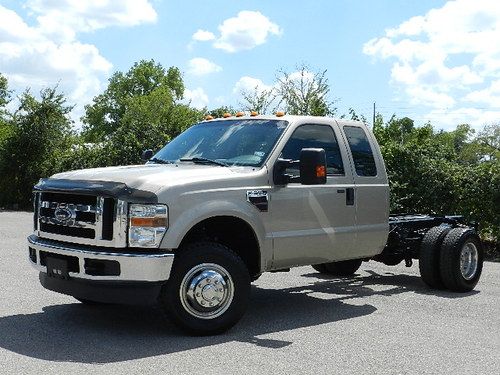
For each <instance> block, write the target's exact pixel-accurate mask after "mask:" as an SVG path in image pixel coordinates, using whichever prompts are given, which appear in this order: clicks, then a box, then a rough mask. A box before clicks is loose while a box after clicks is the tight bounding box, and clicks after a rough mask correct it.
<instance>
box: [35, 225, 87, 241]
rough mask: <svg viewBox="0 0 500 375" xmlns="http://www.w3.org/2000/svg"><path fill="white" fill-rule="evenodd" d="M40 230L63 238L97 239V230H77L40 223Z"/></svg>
mask: <svg viewBox="0 0 500 375" xmlns="http://www.w3.org/2000/svg"><path fill="white" fill-rule="evenodd" d="M40 230H41V231H42V232H46V233H55V234H62V235H63V236H71V237H82V238H95V230H94V229H89V228H75V227H68V226H65V225H55V224H46V223H40Z"/></svg>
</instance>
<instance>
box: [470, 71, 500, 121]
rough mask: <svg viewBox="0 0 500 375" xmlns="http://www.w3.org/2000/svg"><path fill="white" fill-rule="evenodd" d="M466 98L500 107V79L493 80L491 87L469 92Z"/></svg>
mask: <svg viewBox="0 0 500 375" xmlns="http://www.w3.org/2000/svg"><path fill="white" fill-rule="evenodd" d="M465 100H467V101H470V102H474V103H480V104H483V105H484V104H486V105H489V106H492V107H496V108H500V80H496V81H493V82H492V83H491V85H490V86H489V87H487V88H485V89H483V90H476V91H472V92H471V93H469V94H467V96H466V97H465ZM498 117H500V116H498ZM498 120H500V118H499V119H498Z"/></svg>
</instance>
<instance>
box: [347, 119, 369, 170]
mask: <svg viewBox="0 0 500 375" xmlns="http://www.w3.org/2000/svg"><path fill="white" fill-rule="evenodd" d="M344 133H345V135H346V137H347V143H348V144H349V148H350V150H351V154H352V159H353V161H354V169H355V171H356V174H357V175H358V176H365V177H374V176H376V175H377V167H376V165H375V158H374V156H373V150H372V147H371V145H370V142H369V140H368V137H367V135H366V132H365V130H364V129H363V128H361V127H358V126H348V125H345V126H344Z"/></svg>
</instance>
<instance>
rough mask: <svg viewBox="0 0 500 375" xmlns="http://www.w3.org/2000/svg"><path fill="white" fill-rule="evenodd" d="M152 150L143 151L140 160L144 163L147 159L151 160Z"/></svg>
mask: <svg viewBox="0 0 500 375" xmlns="http://www.w3.org/2000/svg"><path fill="white" fill-rule="evenodd" d="M153 155H154V154H153V150H151V149H149V150H144V151H143V152H142V155H141V159H142V160H144V161H148V160H149V159H151V158H152V157H153Z"/></svg>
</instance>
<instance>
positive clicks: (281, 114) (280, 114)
mask: <svg viewBox="0 0 500 375" xmlns="http://www.w3.org/2000/svg"><path fill="white" fill-rule="evenodd" d="M284 115H285V112H283V111H279V112H276V117H283V116H284Z"/></svg>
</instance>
